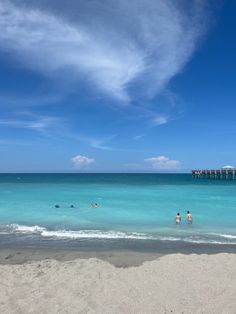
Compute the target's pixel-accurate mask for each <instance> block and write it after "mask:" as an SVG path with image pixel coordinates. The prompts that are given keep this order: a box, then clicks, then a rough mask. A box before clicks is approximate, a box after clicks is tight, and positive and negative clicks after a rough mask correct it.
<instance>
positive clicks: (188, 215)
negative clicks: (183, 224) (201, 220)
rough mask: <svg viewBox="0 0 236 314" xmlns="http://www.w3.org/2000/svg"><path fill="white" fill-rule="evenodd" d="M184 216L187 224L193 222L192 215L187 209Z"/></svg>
mask: <svg viewBox="0 0 236 314" xmlns="http://www.w3.org/2000/svg"><path fill="white" fill-rule="evenodd" d="M186 217H187V222H188V224H191V223H192V222H193V217H192V214H191V213H190V211H189V210H188V211H187V215H186Z"/></svg>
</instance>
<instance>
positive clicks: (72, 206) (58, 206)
mask: <svg viewBox="0 0 236 314" xmlns="http://www.w3.org/2000/svg"><path fill="white" fill-rule="evenodd" d="M54 207H55V208H60V207H61V206H60V205H58V204H56V205H55V206H54ZM70 208H75V206H74V205H70Z"/></svg>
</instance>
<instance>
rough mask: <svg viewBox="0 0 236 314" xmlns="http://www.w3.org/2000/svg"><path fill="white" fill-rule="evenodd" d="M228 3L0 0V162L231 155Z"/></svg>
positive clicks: (90, 164)
mask: <svg viewBox="0 0 236 314" xmlns="http://www.w3.org/2000/svg"><path fill="white" fill-rule="evenodd" d="M235 14H236V3H234V1H223V0H216V1H210V0H208V1H207V0H191V1H187V0H177V1H176V0H166V1H161V0H155V1H154V0H130V1H126V0H117V1H111V0H103V1H100V0H90V1H84V0H78V1H70V2H69V4H68V2H67V1H65V0H58V1H46V0H42V1H40V3H39V1H36V0H31V1H28V0H21V1H19V0H9V1H5V0H1V1H0V29H1V32H0V69H1V73H0V171H1V172H15V171H17V172H64V171H66V172H67V171H68V172H77V171H79V172H80V171H83V172H84V171H85V172H186V171H190V170H191V169H192V168H219V167H222V166H224V165H225V164H232V165H236V158H235V156H236V148H235V145H234V139H235V136H236V124H235V115H236V108H235V101H236V94H235V82H236V80H235V73H236V65H235V64H236V63H235V55H236V41H235V28H236V19H235Z"/></svg>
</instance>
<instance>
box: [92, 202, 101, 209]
mask: <svg viewBox="0 0 236 314" xmlns="http://www.w3.org/2000/svg"><path fill="white" fill-rule="evenodd" d="M91 206H92V207H95V208H96V207H99V206H100V205H99V204H98V203H92V204H91Z"/></svg>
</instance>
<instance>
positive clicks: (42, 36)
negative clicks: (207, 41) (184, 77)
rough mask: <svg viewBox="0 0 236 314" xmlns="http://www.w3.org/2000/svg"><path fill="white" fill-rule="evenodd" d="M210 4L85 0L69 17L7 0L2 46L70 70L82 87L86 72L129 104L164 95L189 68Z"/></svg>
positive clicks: (49, 70) (0, 12)
mask: <svg viewBox="0 0 236 314" xmlns="http://www.w3.org/2000/svg"><path fill="white" fill-rule="evenodd" d="M206 2H207V1H203V0H193V1H191V4H189V1H184V0H183V1H180V2H176V1H175V0H166V1H162V0H156V1H152V0H138V1H137V0H130V1H126V0H117V1H115V2H112V4H111V2H110V1H108V0H105V1H91V3H87V2H86V3H85V2H84V1H83V0H79V1H70V8H71V11H67V13H66V14H64V15H63V13H62V12H61V11H60V14H59V13H58V10H48V8H47V5H45V6H43V5H42V6H41V7H39V4H38V6H37V3H38V2H37V1H32V3H31V4H30V5H29V2H28V1H24V0H22V1H20V2H19V1H13V0H12V1H10V0H9V1H8V0H6V1H5V0H3V1H1V3H0V29H1V33H0V48H1V49H4V50H6V51H10V52H11V55H13V56H14V57H15V58H17V59H18V60H19V61H20V62H21V64H24V65H25V66H27V67H30V68H33V69H34V70H36V71H40V72H42V73H44V74H45V75H50V76H53V75H54V73H55V72H56V73H58V72H59V73H60V71H61V73H62V75H61V76H64V77H66V73H67V72H69V73H70V75H69V76H70V79H71V77H73V80H74V82H75V86H76V82H77V81H78V80H79V79H80V78H86V81H87V83H88V84H90V86H95V87H96V89H98V90H100V91H102V92H103V93H106V94H108V95H109V96H110V97H113V98H114V99H117V100H119V101H122V102H126V103H128V102H131V101H133V100H135V99H136V97H139V96H140V95H141V96H143V97H147V98H150V97H153V96H154V95H156V94H158V93H159V92H160V91H162V90H163V88H165V86H166V85H167V84H168V82H169V81H170V79H171V78H173V77H174V76H175V75H176V74H178V73H179V72H180V71H181V70H182V69H183V67H184V65H185V64H186V62H187V61H188V60H189V59H190V57H191V56H192V54H193V53H194V50H195V48H196V45H197V42H198V40H199V39H200V38H201V36H202V34H203V33H204V31H205V23H204V18H205V15H206V10H205V5H204V4H206ZM66 3H67V2H65V4H66ZM54 5H55V6H56V2H55V4H54ZM74 7H76V10H74ZM98 13H99V14H98ZM134 86H135V87H137V88H134ZM78 87H79V86H76V88H78Z"/></svg>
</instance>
